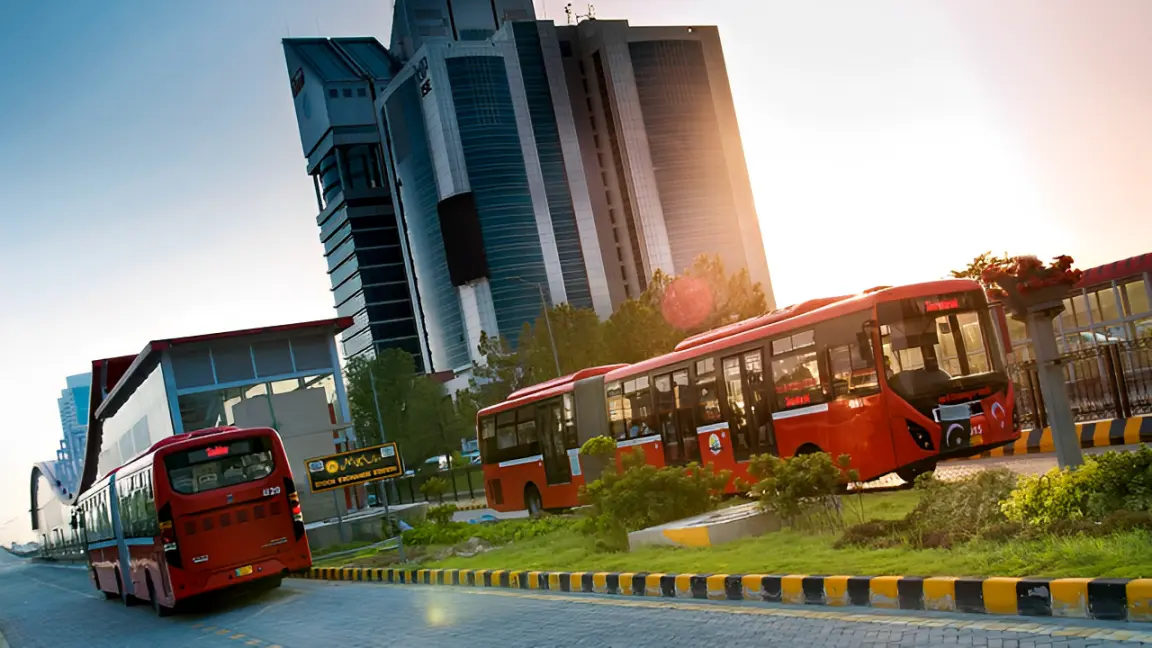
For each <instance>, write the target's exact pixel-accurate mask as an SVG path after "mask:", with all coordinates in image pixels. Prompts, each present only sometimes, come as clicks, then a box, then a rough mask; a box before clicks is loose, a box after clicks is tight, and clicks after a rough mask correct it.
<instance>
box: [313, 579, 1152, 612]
mask: <svg viewBox="0 0 1152 648" xmlns="http://www.w3.org/2000/svg"><path fill="white" fill-rule="evenodd" d="M299 577H301V578H306V579H311V580H328V581H362V582H374V583H388V584H394V585H442V586H464V587H491V588H504V589H522V590H544V591H553V592H566V593H590V594H609V595H618V596H643V597H654V598H687V599H708V600H715V601H762V602H770V603H785V604H793V605H827V606H835V607H870V608H881V609H893V610H920V611H924V610H933V611H943V612H966V613H972V614H993V615H1020V616H1036V617H1060V618H1074V619H1100V620H1111V621H1130V622H1148V621H1152V579H1143V578H1141V579H1122V578H1009V577H989V578H956V577H938V578H937V577H918V576H838V575H833V576H818V575H807V574H788V575H772V574H665V573H658V572H657V573H649V572H554V571H526V570H503V569H495V570H487V569H395V568H356V567H350V568H335V567H332V568H327V567H317V568H313V569H312V570H310V571H308V572H305V573H303V574H301V575H300V576H299Z"/></svg>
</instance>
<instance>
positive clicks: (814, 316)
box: [604, 279, 982, 381]
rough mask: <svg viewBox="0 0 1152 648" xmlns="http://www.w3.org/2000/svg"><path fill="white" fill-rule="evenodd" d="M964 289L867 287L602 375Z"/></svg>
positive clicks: (964, 282) (958, 282)
mask: <svg viewBox="0 0 1152 648" xmlns="http://www.w3.org/2000/svg"><path fill="white" fill-rule="evenodd" d="M967 290H982V289H981V287H980V284H978V283H977V282H975V281H972V280H970V279H943V280H940V281H929V282H924V283H917V284H909V285H906V286H896V287H879V288H873V289H871V290H870V291H867V292H863V293H860V294H858V295H855V296H851V297H847V298H842V299H838V300H835V301H830V302H829V303H827V304H826V305H824V306H821V307H818V308H814V309H812V310H810V311H808V312H806V313H801V314H798V315H795V316H792V317H786V318H783V319H779V320H777V321H774V322H771V323H768V324H764V325H762V326H758V327H755V328H746V329H738V330H737V331H736V332H734V333H730V334H727V335H724V334H718V335H714V336H712V337H711V338H709V339H704V338H705V336H707V335H708V334H707V333H702V334H700V335H698V336H696V337H697V338H701V341H700V342H699V343H697V344H693V345H689V346H687V347H686V348H683V349H681V348H680V346H679V345H678V346H677V349H680V350H675V351H672V352H671V353H666V354H664V355H661V356H656V357H655V358H649V359H647V360H643V361H641V362H638V363H636V364H632V365H626V366H624V367H622V368H620V369H616V370H613V371H611V372H609V373H608V374H607V375H606V376H605V377H604V379H605V380H609V381H614V380H620V379H622V378H630V377H632V376H636V375H641V374H646V373H648V372H649V371H651V370H653V369H659V368H662V367H666V366H668V365H673V364H676V363H679V362H683V361H685V360H691V359H694V358H697V357H700V356H704V355H708V354H709V353H712V352H713V351H718V350H722V349H726V348H728V347H732V346H738V345H740V344H744V343H746V342H752V341H754V340H758V339H761V338H764V337H769V336H772V335H776V334H779V333H783V332H785V331H790V330H793V329H797V328H802V327H804V326H811V325H813V324H816V323H818V322H822V321H824V320H827V319H831V318H833V317H839V316H840V315H847V314H849V313H854V312H857V311H859V310H862V309H864V308H867V307H870V306H872V305H873V304H875V303H877V302H886V301H897V300H900V299H907V298H909V297H918V296H921V295H932V294H936V293H942V292H960V291H967ZM813 301H818V300H813ZM806 303H807V302H806ZM721 330H722V329H717V331H721ZM714 332H715V331H714ZM690 339H691V338H690Z"/></svg>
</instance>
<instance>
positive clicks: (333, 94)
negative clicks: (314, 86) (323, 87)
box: [328, 88, 340, 99]
mask: <svg viewBox="0 0 1152 648" xmlns="http://www.w3.org/2000/svg"><path fill="white" fill-rule="evenodd" d="M328 96H329V97H332V98H333V99H336V98H337V97H339V96H340V91H339V90H337V89H336V88H329V89H328Z"/></svg>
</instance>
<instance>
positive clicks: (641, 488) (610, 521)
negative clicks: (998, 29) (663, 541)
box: [580, 444, 730, 550]
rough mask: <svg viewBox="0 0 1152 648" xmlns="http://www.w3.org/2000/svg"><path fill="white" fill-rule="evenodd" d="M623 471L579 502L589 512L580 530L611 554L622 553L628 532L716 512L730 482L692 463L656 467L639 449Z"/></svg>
mask: <svg viewBox="0 0 1152 648" xmlns="http://www.w3.org/2000/svg"><path fill="white" fill-rule="evenodd" d="M585 446H587V444H585ZM622 467H623V471H622V472H619V473H616V472H609V473H607V474H605V475H604V477H603V478H601V479H599V480H596V481H594V482H592V483H591V484H588V485H586V486H584V487H582V488H581V489H580V501H581V502H583V503H584V504H587V505H588V506H589V507H590V510H589V512H588V515H587V517H586V518H585V520H584V522H583V523H582V524H581V527H580V528H581V530H582V531H584V532H585V533H588V534H591V535H596V536H597V537H598V540H599V544H600V545H601V547H602V548H604V549H609V550H622V549H626V548H627V547H628V532H630V531H636V530H639V529H645V528H648V527H651V526H656V525H658V524H664V523H665V522H671V521H673V520H679V519H681V518H685V517H689V516H692V515H698V514H700V513H704V512H707V511H710V510H712V509H714V508H715V507H716V505H717V504H718V503H719V497H720V495H721V493H722V492H723V490H724V485H725V484H727V483H728V478H729V477H730V472H729V471H721V472H719V473H716V472H715V471H714V470H713V469H712V468H711V467H703V466H700V465H698V464H695V463H692V464H688V465H687V466H683V467H672V466H668V467H664V468H656V467H655V466H651V465H649V464H648V463H647V461H646V460H645V458H644V451H643V450H641V449H639V448H637V449H636V450H635V451H634V452H632V453H629V454H626V455H624V456H623V458H622Z"/></svg>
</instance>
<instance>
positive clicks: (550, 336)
mask: <svg viewBox="0 0 1152 648" xmlns="http://www.w3.org/2000/svg"><path fill="white" fill-rule="evenodd" d="M512 278H513V279H515V280H516V281H519V282H520V283H523V284H527V285H529V286H535V287H536V290H538V291H539V292H540V306H541V307H542V308H543V309H544V326H546V327H547V328H548V342H549V343H550V344H551V345H552V361H553V362H555V363H556V377H557V378H559V377H560V376H563V375H564V372H563V371H561V370H560V354H558V353H556V336H555V335H553V333H552V318H551V317H549V316H548V301H547V300H546V299H545V298H544V287H543V286H541V285H540V284H538V283H536V282H534V281H527V280H526V279H523V278H521V277H512Z"/></svg>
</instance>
